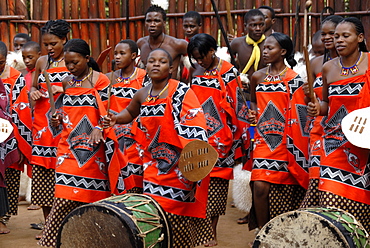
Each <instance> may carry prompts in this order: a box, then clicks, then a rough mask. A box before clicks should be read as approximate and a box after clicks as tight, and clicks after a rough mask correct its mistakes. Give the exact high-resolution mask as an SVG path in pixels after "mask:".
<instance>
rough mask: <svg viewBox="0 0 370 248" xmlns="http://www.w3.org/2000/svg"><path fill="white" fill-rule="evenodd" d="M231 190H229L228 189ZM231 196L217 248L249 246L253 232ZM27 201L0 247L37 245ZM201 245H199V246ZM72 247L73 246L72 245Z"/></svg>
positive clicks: (37, 214)
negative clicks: (245, 222)
mask: <svg viewBox="0 0 370 248" xmlns="http://www.w3.org/2000/svg"><path fill="white" fill-rule="evenodd" d="M229 192H231V191H229ZM230 203H231V197H230V194H229V200H228V204H227V210H226V215H224V216H221V217H220V221H219V224H218V246H216V247H218V248H242V247H243V248H244V247H250V246H249V244H250V243H251V242H253V239H254V236H255V232H254V231H248V225H240V224H237V223H236V220H237V219H238V218H240V217H243V216H244V215H245V213H244V212H241V211H239V210H238V209H236V208H232V207H231V204H230ZM28 205H29V204H28V203H27V202H21V203H20V205H19V212H18V215H17V216H12V217H11V218H10V222H9V224H8V227H9V229H10V230H11V232H10V233H9V234H0V247H1V248H23V247H24V248H35V247H41V246H38V245H37V241H36V240H35V235H36V234H38V233H39V232H40V231H39V230H35V229H32V228H31V227H30V224H31V223H39V222H40V221H41V220H42V211H41V210H27V207H28ZM200 247H203V246H199V247H197V248H200ZM73 248H74V247H73ZM76 248H78V247H76Z"/></svg>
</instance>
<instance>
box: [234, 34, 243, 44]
mask: <svg viewBox="0 0 370 248" xmlns="http://www.w3.org/2000/svg"><path fill="white" fill-rule="evenodd" d="M244 42H245V36H242V37H237V38H235V39H233V41H232V42H231V45H236V44H242V43H244Z"/></svg>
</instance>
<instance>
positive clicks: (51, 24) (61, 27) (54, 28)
mask: <svg viewBox="0 0 370 248" xmlns="http://www.w3.org/2000/svg"><path fill="white" fill-rule="evenodd" d="M70 29H71V27H70V26H69V24H68V22H66V21H65V20H49V21H48V22H47V23H46V24H45V26H43V27H42V28H41V35H44V34H52V35H55V36H57V37H59V38H61V39H63V38H66V40H68V37H67V34H68V33H69V31H70Z"/></svg>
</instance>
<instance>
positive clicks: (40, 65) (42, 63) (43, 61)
mask: <svg viewBox="0 0 370 248" xmlns="http://www.w3.org/2000/svg"><path fill="white" fill-rule="evenodd" d="M47 63H48V56H47V55H44V56H41V57H40V58H38V60H37V62H36V67H38V68H40V69H41V68H45V67H46V65H47Z"/></svg>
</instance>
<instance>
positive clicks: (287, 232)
mask: <svg viewBox="0 0 370 248" xmlns="http://www.w3.org/2000/svg"><path fill="white" fill-rule="evenodd" d="M253 247H261V248H262V247H359V248H360V247H361V248H364V247H370V243H369V234H368V233H367V232H366V230H365V229H364V228H363V226H362V225H361V224H360V223H359V222H357V221H356V219H355V218H354V217H353V216H352V215H351V214H349V213H347V212H345V211H343V210H341V209H337V208H306V209H300V210H296V211H291V212H287V213H284V214H281V215H279V216H276V217H275V218H273V219H272V220H270V221H269V222H268V223H267V224H266V225H265V226H263V227H262V229H261V230H260V231H259V233H258V234H257V236H256V238H255V240H254V243H253Z"/></svg>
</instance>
